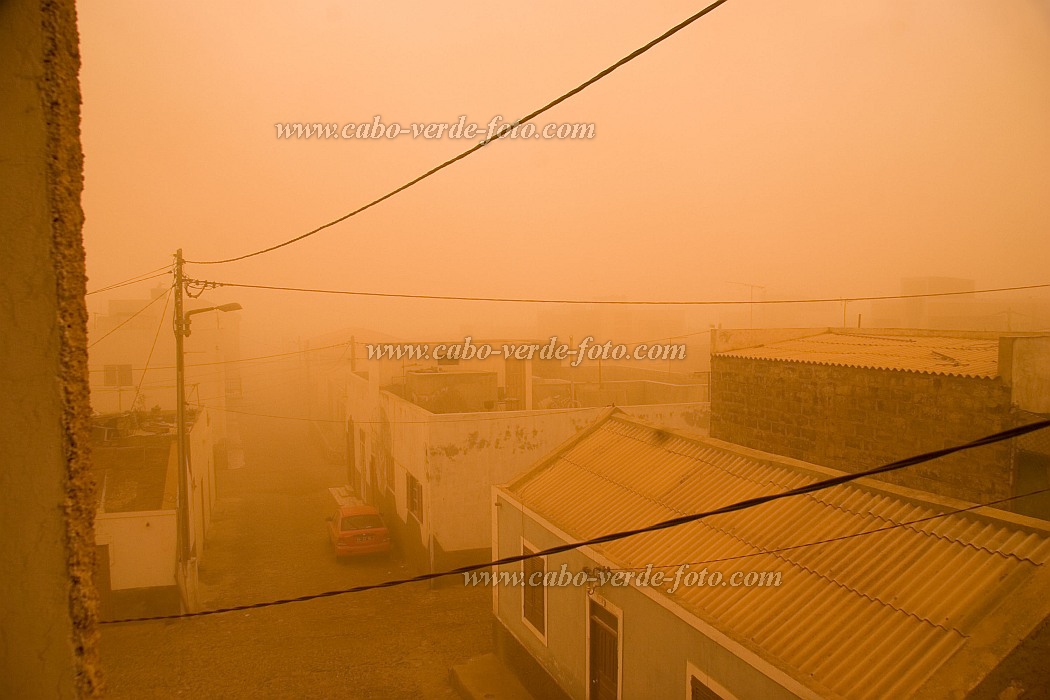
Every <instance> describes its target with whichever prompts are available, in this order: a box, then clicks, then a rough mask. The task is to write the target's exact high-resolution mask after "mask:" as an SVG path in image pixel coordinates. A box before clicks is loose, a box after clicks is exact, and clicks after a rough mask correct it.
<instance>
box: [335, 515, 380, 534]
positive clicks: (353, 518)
mask: <svg viewBox="0 0 1050 700" xmlns="http://www.w3.org/2000/svg"><path fill="white" fill-rule="evenodd" d="M381 527H384V525H383V519H382V518H381V517H379V516H378V515H369V514H365V515H346V516H343V520H342V522H341V523H339V529H340V530H342V531H343V532H353V531H354V530H378V529H379V528H381Z"/></svg>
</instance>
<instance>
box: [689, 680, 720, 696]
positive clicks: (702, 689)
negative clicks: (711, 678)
mask: <svg viewBox="0 0 1050 700" xmlns="http://www.w3.org/2000/svg"><path fill="white" fill-rule="evenodd" d="M689 700H723V698H722V696H721V695H719V694H718V693H716V692H715V691H713V690H711V689H710V688H708V687H707V686H706V685H704V683H703V682H702V681H701V680H700V679H699V678H697V677H696V676H689Z"/></svg>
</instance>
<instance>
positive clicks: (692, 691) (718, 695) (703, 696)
mask: <svg viewBox="0 0 1050 700" xmlns="http://www.w3.org/2000/svg"><path fill="white" fill-rule="evenodd" d="M685 679H686V684H685V700H736V696H735V695H733V694H732V693H730V692H729V691H728V690H726V689H725V688H723V687H722V686H721V684H719V683H718V682H717V681H716V680H715V679H713V678H711V676H710V675H709V674H707V673H706V672H704V671H701V670H700V669H699V668H698V667H697V666H695V665H694V664H692V663H689V662H688V661H687V662H686V664H685Z"/></svg>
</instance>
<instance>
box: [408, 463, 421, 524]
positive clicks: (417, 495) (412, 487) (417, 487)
mask: <svg viewBox="0 0 1050 700" xmlns="http://www.w3.org/2000/svg"><path fill="white" fill-rule="evenodd" d="M405 487H406V493H405V501H406V503H407V504H408V512H409V513H411V514H412V515H414V516H416V520H419V521H421V522H422V520H423V484H421V483H419V479H417V478H416V477H414V476H412V475H411V474H409V473H408V472H405Z"/></svg>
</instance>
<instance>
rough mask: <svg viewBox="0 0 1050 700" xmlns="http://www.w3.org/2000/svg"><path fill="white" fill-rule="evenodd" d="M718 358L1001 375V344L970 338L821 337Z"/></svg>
mask: <svg viewBox="0 0 1050 700" xmlns="http://www.w3.org/2000/svg"><path fill="white" fill-rule="evenodd" d="M716 355H717V356H718V357H742V358H747V359H752V360H778V361H781V362H804V363H810V364H818V365H839V366H842V367H858V368H867V369H889V370H900V371H905V372H922V373H926V374H945V375H950V376H960V377H984V378H991V377H997V376H999V342H998V341H996V340H984V339H980V340H978V339H971V338H948V337H943V336H918V335H860V334H856V333H820V334H818V335H813V336H809V337H806V338H797V339H795V340H782V341H779V342H775V343H768V344H766V345H759V346H756V347H751V348H741V349H738V350H728V351H725V352H720V353H716Z"/></svg>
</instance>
